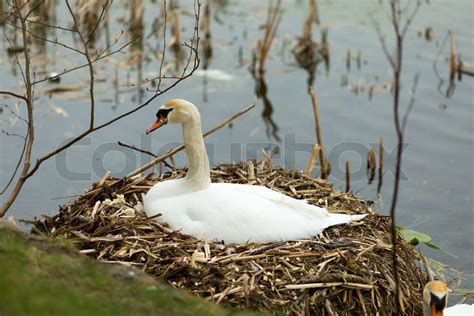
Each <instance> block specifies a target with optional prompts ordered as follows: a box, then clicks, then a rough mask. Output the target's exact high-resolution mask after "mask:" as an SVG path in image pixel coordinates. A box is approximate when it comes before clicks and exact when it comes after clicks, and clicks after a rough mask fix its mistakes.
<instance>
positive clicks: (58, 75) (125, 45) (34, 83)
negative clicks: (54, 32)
mask: <svg viewBox="0 0 474 316" xmlns="http://www.w3.org/2000/svg"><path fill="white" fill-rule="evenodd" d="M136 40H137V39H136V38H135V39H133V40H132V41H130V42H127V43H125V44H124V45H122V46H121V47H120V48H118V49H116V50H114V51H112V52H109V53H107V54H105V55H102V54H103V53H105V52H106V51H107V50H108V49H109V48H111V47H112V46H113V45H114V44H112V45H111V46H108V47H107V48H106V49H104V51H103V52H102V53H101V54H99V55H98V56H97V57H96V58H94V59H93V60H92V61H91V62H92V64H94V63H96V62H98V61H100V60H102V59H104V58H107V57H109V56H111V55H114V54H116V53H118V52H121V51H122V50H123V49H125V48H126V47H127V46H129V45H130V44H132V43H133V42H135V41H136ZM116 42H117V41H116ZM88 66H89V63H86V64H83V65H80V66H76V67H73V68H69V69H66V70H64V71H63V72H60V73H58V74H57V75H56V76H57V77H60V76H62V75H65V74H67V73H70V72H73V71H75V70H78V69H81V68H84V67H88ZM48 79H49V77H45V78H43V79H40V80H36V81H34V82H33V83H32V84H33V85H36V84H38V83H42V82H45V81H47V80H48Z"/></svg>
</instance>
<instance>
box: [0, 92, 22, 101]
mask: <svg viewBox="0 0 474 316" xmlns="http://www.w3.org/2000/svg"><path fill="white" fill-rule="evenodd" d="M0 94H5V95H9V96H12V97H15V98H18V99H22V100H23V101H25V102H28V99H27V98H26V97H25V96H24V95H21V94H18V93H15V92H11V91H0Z"/></svg>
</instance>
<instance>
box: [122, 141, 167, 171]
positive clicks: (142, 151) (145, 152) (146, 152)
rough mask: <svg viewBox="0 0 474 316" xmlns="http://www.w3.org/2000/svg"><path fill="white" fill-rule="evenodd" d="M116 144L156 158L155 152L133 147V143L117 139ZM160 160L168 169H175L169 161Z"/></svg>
mask: <svg viewBox="0 0 474 316" xmlns="http://www.w3.org/2000/svg"><path fill="white" fill-rule="evenodd" d="M117 144H118V145H119V146H122V147H125V148H130V149H133V150H136V151H139V152H141V153H144V154H147V155H150V156H152V157H154V158H158V156H157V155H155V154H154V153H152V152H149V151H148V150H144V149H140V148H138V147H135V146H133V145H128V144H125V143H122V142H121V141H117ZM161 162H163V163H164V165H165V166H166V167H168V168H170V169H172V170H174V169H175V168H174V167H173V166H171V165H170V164H169V163H167V162H166V160H163V161H161Z"/></svg>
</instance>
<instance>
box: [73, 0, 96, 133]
mask: <svg viewBox="0 0 474 316" xmlns="http://www.w3.org/2000/svg"><path fill="white" fill-rule="evenodd" d="M66 6H67V8H68V10H69V13H70V14H71V17H72V19H73V21H74V26H75V28H76V30H77V34H78V35H79V38H80V39H81V42H82V45H83V46H84V57H85V58H86V60H87V65H88V66H89V78H90V82H89V96H90V115H89V129H92V128H94V117H95V96H94V80H95V76H94V66H93V65H92V61H91V57H90V55H89V48H88V47H87V42H86V40H85V39H84V36H82V33H81V31H80V30H79V24H78V22H77V18H76V16H75V15H74V12H73V11H72V8H71V5H70V4H69V0H66ZM99 21H100V20H99ZM92 33H93V32H91V34H92Z"/></svg>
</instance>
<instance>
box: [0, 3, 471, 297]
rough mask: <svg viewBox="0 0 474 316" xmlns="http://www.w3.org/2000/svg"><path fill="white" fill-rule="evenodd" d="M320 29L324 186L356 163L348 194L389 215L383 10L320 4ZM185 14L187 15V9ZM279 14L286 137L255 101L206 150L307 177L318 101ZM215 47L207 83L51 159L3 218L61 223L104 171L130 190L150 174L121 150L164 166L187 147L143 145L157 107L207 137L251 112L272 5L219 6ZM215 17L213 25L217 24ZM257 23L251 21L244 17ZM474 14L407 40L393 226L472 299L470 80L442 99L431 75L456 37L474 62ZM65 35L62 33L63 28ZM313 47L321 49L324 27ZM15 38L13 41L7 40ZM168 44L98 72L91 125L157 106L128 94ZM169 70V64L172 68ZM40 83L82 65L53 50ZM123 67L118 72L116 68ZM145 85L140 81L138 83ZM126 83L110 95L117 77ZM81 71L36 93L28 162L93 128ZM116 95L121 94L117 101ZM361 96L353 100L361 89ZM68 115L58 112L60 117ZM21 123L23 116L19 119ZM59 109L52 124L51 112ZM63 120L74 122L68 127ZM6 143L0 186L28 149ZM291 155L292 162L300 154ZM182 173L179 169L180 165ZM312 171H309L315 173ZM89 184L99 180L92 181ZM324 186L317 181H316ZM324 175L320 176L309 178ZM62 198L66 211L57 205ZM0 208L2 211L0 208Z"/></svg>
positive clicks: (277, 45) (17, 85) (449, 9)
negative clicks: (370, 169) (181, 102)
mask: <svg viewBox="0 0 474 316" xmlns="http://www.w3.org/2000/svg"><path fill="white" fill-rule="evenodd" d="M318 4H319V8H320V19H321V23H322V24H323V25H324V26H327V27H328V29H329V33H328V41H329V45H330V67H329V69H328V70H326V69H325V67H324V65H323V64H320V65H319V66H318V68H317V73H316V79H315V83H314V85H313V86H314V87H315V88H316V90H317V94H318V97H319V105H320V115H321V125H322V134H323V140H324V143H325V146H326V148H327V150H328V152H329V159H330V160H331V163H332V169H333V174H332V176H331V177H330V179H331V180H332V181H333V182H334V183H335V186H336V188H341V189H343V188H344V186H345V182H344V172H343V170H344V164H345V161H346V160H349V161H350V166H351V170H352V175H351V178H352V182H351V189H352V190H353V191H354V192H356V193H357V194H358V195H361V196H363V197H366V198H368V199H374V200H377V204H376V208H377V209H378V210H380V211H381V212H383V213H387V210H388V208H389V205H390V197H391V192H392V188H393V187H392V182H393V176H392V173H391V170H393V162H394V154H395V152H394V149H395V130H394V127H393V122H392V117H393V114H392V107H391V102H392V97H391V94H390V92H388V91H385V92H381V93H376V94H374V95H373V97H372V98H371V99H370V98H369V96H368V93H367V89H368V87H369V86H372V85H373V86H376V87H382V86H383V85H385V84H387V83H388V82H389V81H390V79H391V71H390V68H389V64H388V61H387V59H386V58H385V56H384V54H383V52H382V49H381V47H380V43H379V41H378V39H377V35H376V32H375V30H374V27H373V24H372V22H371V20H370V18H369V13H371V14H372V15H373V16H374V18H375V19H376V20H378V21H379V22H380V23H381V28H382V31H383V33H384V34H386V35H387V40H388V44H389V46H390V44H392V41H391V39H392V37H391V29H390V25H389V23H388V19H387V16H388V15H387V14H388V10H387V7H386V6H382V5H380V4H379V2H378V1H357V2H353V1H319V2H318ZM181 5H182V7H183V9H184V11H185V12H191V10H192V7H191V6H190V5H189V3H188V2H187V1H181ZM114 6H115V7H116V8H115V9H114V10H113V11H112V14H111V16H110V18H111V20H110V22H111V29H110V37H111V38H112V39H113V38H114V37H115V36H116V35H117V34H118V33H119V32H120V30H121V28H123V27H124V26H123V24H122V23H121V22H119V21H118V19H120V18H121V17H124V16H125V18H127V11H126V10H127V9H124V8H123V6H122V4H121V3H117V4H116V3H114ZM283 7H284V13H283V17H282V21H281V25H280V27H279V29H278V33H277V37H276V39H275V41H274V44H273V47H272V50H271V53H270V56H269V59H268V60H267V63H266V76H265V80H266V84H267V89H268V90H267V97H268V99H269V100H270V102H271V104H272V106H273V114H272V115H271V119H272V120H273V121H274V123H275V124H276V125H277V126H278V131H277V133H276V135H277V136H278V137H279V138H280V139H281V142H278V141H277V140H276V138H275V137H274V136H272V128H270V137H269V136H268V134H267V128H266V125H265V121H264V120H263V119H262V116H261V112H262V111H263V104H262V100H261V99H258V100H257V109H254V110H253V111H251V112H250V113H249V114H247V115H245V116H243V117H241V118H240V119H238V120H237V121H235V122H234V124H233V126H232V127H231V128H225V129H223V130H220V131H218V132H216V133H214V134H213V135H211V136H210V137H209V138H207V139H206V142H207V144H208V149H209V151H210V158H211V160H212V163H213V164H215V163H218V162H229V161H238V160H242V159H250V158H253V157H255V156H256V155H257V154H258V152H259V150H260V149H261V148H266V149H267V150H268V151H271V150H274V149H275V147H279V148H280V150H279V153H277V154H276V156H275V158H274V161H275V163H276V164H285V165H286V167H287V168H298V169H303V170H304V169H305V168H306V164H307V162H308V159H309V157H310V152H309V151H310V149H311V148H312V146H313V144H314V143H315V132H314V120H313V115H312V109H311V103H310V98H309V96H308V94H307V90H306V80H307V73H306V72H305V71H304V70H303V69H301V68H298V67H297V66H296V65H295V62H294V59H293V57H292V54H291V46H292V44H293V40H294V39H295V37H296V36H298V35H300V34H301V31H302V27H303V20H304V18H305V15H306V12H307V6H306V2H305V1H285V2H284V5H283ZM56 10H57V12H58V21H59V22H58V23H60V22H61V21H65V19H66V17H67V16H66V15H65V14H66V11H65V8H64V7H62V6H60V7H58V8H57V9H56ZM211 10H213V14H214V15H213V18H212V19H211V34H212V48H213V55H214V57H213V59H212V60H210V61H209V65H208V69H209V70H211V71H209V72H208V73H207V76H206V73H205V72H203V71H202V70H200V71H199V72H198V73H196V76H193V77H192V78H190V79H188V80H186V81H184V82H183V83H181V84H180V85H178V86H177V87H176V88H175V89H172V90H171V91H170V92H169V93H166V94H165V95H163V96H162V97H160V98H158V99H157V100H156V101H155V102H153V104H152V105H150V106H148V107H146V108H145V109H143V110H141V111H139V112H137V113H136V114H134V115H132V116H130V117H128V118H126V119H124V120H122V121H119V122H117V123H115V124H113V125H112V126H110V127H109V128H106V129H103V130H101V131H99V132H97V133H95V134H93V135H91V137H89V138H86V139H85V140H83V141H81V142H80V143H78V144H77V145H76V146H73V147H71V148H70V149H69V150H67V151H66V152H64V153H62V154H60V155H58V156H57V157H56V158H53V159H50V160H48V161H47V162H45V163H44V164H43V165H42V166H41V168H40V170H39V171H38V172H37V174H36V175H35V176H34V177H33V178H31V179H30V180H29V182H28V183H27V184H26V185H25V186H24V188H23V190H22V192H21V194H20V196H19V197H18V199H17V201H16V202H15V204H14V206H13V207H12V208H11V210H10V211H9V215H14V216H15V217H17V218H32V217H34V216H38V215H40V214H44V213H46V214H50V213H53V212H54V211H55V210H56V209H57V206H58V205H59V204H62V203H66V202H67V201H68V200H70V199H71V197H70V196H74V195H78V194H80V193H81V192H83V190H85V189H86V188H88V187H89V186H90V183H91V181H92V180H95V179H97V178H100V177H101V176H102V175H103V174H104V172H105V170H110V171H111V172H112V174H113V175H114V176H123V175H125V174H127V173H128V172H130V171H132V170H134V169H135V168H137V167H138V166H139V165H140V164H142V163H145V162H147V161H149V159H150V157H149V156H147V155H145V154H140V155H139V154H137V153H136V152H133V151H130V150H128V149H126V148H122V147H119V146H118V145H117V144H116V142H117V141H122V142H125V143H128V144H134V145H136V146H138V147H141V148H145V149H150V150H152V151H155V152H156V151H159V152H160V153H163V152H165V151H166V150H167V149H169V148H171V147H174V146H175V145H177V144H179V143H180V142H181V132H180V131H179V127H177V126H167V127H165V128H162V129H160V130H159V131H157V132H155V133H154V134H152V135H151V136H146V135H145V134H144V131H145V129H146V127H147V126H148V125H149V124H150V123H151V122H152V121H153V120H154V114H155V112H156V109H157V107H158V106H159V105H160V104H161V103H162V102H164V101H165V100H166V99H169V98H175V97H179V98H184V99H187V100H190V101H192V102H193V103H195V104H197V105H198V106H199V109H200V111H201V114H202V118H203V128H204V129H205V130H207V129H209V128H211V127H213V126H215V125H216V124H218V123H219V122H221V121H222V120H223V119H225V118H227V117H228V116H230V115H232V114H233V113H235V112H237V111H238V110H240V109H242V108H243V107H245V106H247V105H249V104H251V103H253V102H254V101H255V100H256V98H255V93H254V89H255V82H254V80H253V78H252V76H251V74H250V73H249V71H248V69H247V67H248V63H247V62H248V61H249V60H250V59H251V50H252V49H253V48H254V47H255V43H256V39H257V38H259V37H261V36H262V34H263V30H262V29H261V28H260V27H261V25H262V23H264V21H265V17H266V2H260V1H259V2H256V1H218V2H217V1H216V2H213V5H212V7H211ZM216 12H217V13H216ZM250 13H251V14H250ZM473 13H474V4H472V3H471V2H470V1H467V0H466V1H452V2H449V4H448V3H447V2H446V1H441V0H438V1H433V0H432V1H430V5H423V7H422V8H421V10H420V12H419V14H418V16H417V17H416V19H415V21H414V23H413V25H412V26H411V28H410V30H409V31H408V33H407V36H406V39H405V50H404V53H405V54H404V65H403V76H402V77H403V82H402V93H401V96H402V98H401V105H402V110H403V109H405V108H406V105H407V104H408V102H409V99H410V93H409V90H410V87H411V85H412V81H413V78H414V76H415V74H416V73H419V74H420V81H419V85H418V89H417V91H416V103H415V106H414V108H413V110H412V112H411V115H410V117H409V121H408V125H407V129H406V143H407V145H406V149H405V152H404V160H403V173H404V175H405V176H406V177H405V179H404V181H403V182H402V183H401V186H400V199H399V204H398V209H397V219H398V224H399V225H402V226H405V227H409V228H412V229H415V230H418V231H422V232H424V233H427V234H429V235H430V236H432V238H433V241H434V242H435V243H437V244H438V245H440V246H441V247H442V248H444V249H446V250H448V251H449V252H451V253H453V254H455V255H456V256H457V257H452V256H450V255H448V254H446V253H443V252H440V251H435V250H431V249H428V248H425V247H422V249H423V250H424V251H425V252H426V253H427V254H428V255H429V256H430V257H432V258H434V259H436V260H439V261H441V262H444V263H446V264H448V265H449V266H451V267H454V268H456V269H459V270H461V271H463V272H464V273H465V276H464V278H465V280H464V284H463V287H467V288H473V287H474V278H473V273H474V262H473V255H472V249H473V246H474V243H473V240H472V237H471V235H472V233H473V224H474V215H473V187H474V184H473V178H474V177H473V169H474V165H473V161H474V160H473V148H474V147H473V92H472V91H473V78H472V77H467V76H464V78H463V80H462V81H460V82H459V81H456V85H455V90H454V92H453V94H452V95H451V96H450V97H447V96H446V90H447V88H448V84H447V82H446V81H445V82H444V84H443V85H442V86H441V88H440V89H438V86H439V79H438V77H437V76H436V75H435V72H434V70H433V61H434V60H435V59H436V57H437V53H438V50H439V46H440V45H441V42H442V40H443V37H444V36H445V34H446V32H447V30H448V29H451V30H453V32H454V33H455V35H456V44H457V51H458V53H459V54H460V56H461V58H462V59H463V60H464V61H465V62H467V63H473V62H474V54H473V52H474V50H473V48H474V47H473V38H474V34H473V33H474V32H473V20H472V14H473ZM158 14H159V6H158V4H154V3H149V2H146V11H145V20H144V24H145V30H146V33H148V32H149V30H150V29H151V25H152V21H153V19H154V18H155V17H156V16H157V15H158ZM181 24H182V27H183V28H185V31H184V32H183V37H186V39H187V37H188V36H189V31H190V29H191V27H192V19H191V18H190V17H189V16H187V15H184V16H183V17H182V21H181ZM61 25H67V22H63V24H61ZM426 27H432V28H433V34H434V38H433V40H432V41H431V42H429V41H426V40H425V39H424V37H423V36H420V35H419V33H422V34H423V33H424V30H425V28H426ZM313 33H314V37H315V39H316V40H317V41H319V40H320V33H319V29H318V28H317V27H314V28H313ZM7 34H11V33H7ZM49 36H50V37H51V38H54V36H58V37H59V39H61V40H64V41H67V42H69V43H72V39H71V36H70V35H64V34H63V33H62V32H57V34H56V35H49ZM105 38H106V36H105V32H104V31H102V33H101V37H99V38H98V39H97V46H98V47H104V46H105ZM160 42H161V39H159V38H158V39H155V38H153V37H151V38H149V39H148V40H146V41H145V43H147V46H145V50H144V54H145V56H147V57H148V58H149V62H146V61H145V62H144V63H143V65H142V67H141V69H140V67H138V66H137V65H136V64H133V63H126V62H127V60H128V59H129V58H130V56H131V53H130V52H129V51H127V52H128V54H117V55H114V56H113V60H114V61H115V62H114V63H112V62H108V63H107V62H105V63H101V64H97V65H98V66H97V78H98V79H99V82H97V84H96V98H97V106H96V112H97V121H98V122H102V121H105V120H106V119H108V118H111V117H113V116H114V115H117V114H119V113H123V112H124V111H126V110H129V109H131V108H133V107H134V106H136V105H137V104H138V101H139V99H140V98H142V99H143V100H146V98H147V96H148V95H149V93H147V92H146V91H144V92H143V95H142V96H140V93H138V89H137V88H136V87H130V86H127V82H133V81H135V80H136V79H137V78H140V76H141V78H146V77H148V76H152V75H153V74H155V73H156V71H157V69H158V65H159V60H157V59H156V57H155V55H154V54H153V50H152V49H151V47H156V46H157V45H158V46H159V45H160V44H159V43H160ZM2 43H3V44H2V47H1V48H0V51H1V55H0V67H1V71H2V74H3V76H2V77H1V78H0V84H1V89H0V90H6V89H11V90H14V91H21V76H20V74H19V73H18V71H16V72H13V71H12V68H13V66H12V64H13V63H14V59H13V58H12V57H11V56H8V55H7V54H6V49H7V47H8V43H7V42H6V41H2ZM239 49H241V50H242V53H243V61H244V63H245V65H244V66H239ZM347 50H351V55H352V57H355V56H357V52H358V51H359V50H360V52H361V57H362V58H361V61H362V62H361V65H360V68H359V67H357V62H356V60H355V58H353V59H352V60H351V65H350V69H348V68H347V65H346V54H347ZM448 54H449V43H448V45H447V46H446V48H445V50H444V53H443V54H442V55H441V56H442V57H441V58H440V61H439V63H438V71H439V73H440V74H441V75H442V77H443V78H444V79H445V80H446V79H447V77H448V72H449V69H448V67H449V64H448V62H447V60H446V57H447V56H448ZM171 58H172V56H170V57H169V60H171ZM44 61H48V63H47V67H46V68H45V69H46V72H52V71H56V72H60V71H61V70H62V69H64V67H70V66H71V65H77V64H79V63H83V62H84V60H83V59H81V58H80V57H77V56H75V55H73V54H71V53H70V52H68V51H65V50H64V49H61V48H58V47H55V46H52V45H47V46H46V51H45V52H44V54H43V55H38V56H35V62H34V64H35V68H36V69H37V70H39V69H44V67H45V66H44ZM118 61H120V62H122V64H123V66H122V67H117V70H116V66H115V64H117V62H118ZM140 72H141V74H140ZM116 73H117V74H118V75H119V78H118V84H117V85H116V86H114V84H113V81H114V79H115V74H116ZM87 76H88V74H87V72H86V70H81V71H79V72H77V73H76V74H75V75H69V76H63V77H62V78H61V83H60V85H59V86H67V85H77V84H82V85H84V87H83V89H82V90H81V91H78V92H73V93H69V94H57V95H54V96H53V97H52V98H49V97H48V96H46V95H44V94H43V93H42V90H44V89H47V88H51V87H56V86H57V85H56V84H54V83H44V84H40V85H38V86H37V88H36V89H37V90H36V97H37V99H36V103H35V111H36V114H35V119H36V133H37V137H36V140H35V146H34V153H33V156H34V157H35V159H36V157H39V156H41V155H42V154H45V153H47V152H49V151H50V150H52V149H53V148H56V147H57V146H58V145H59V144H61V143H62V142H64V140H65V139H68V138H70V137H72V136H74V135H76V134H78V133H80V132H81V131H83V130H84V129H86V128H87V126H88V103H87V98H86V97H87V82H85V80H86V79H85V78H87ZM115 87H118V91H117V89H116V88H115ZM357 87H359V92H358V93H356V92H355V90H356V88H357ZM0 103H1V104H8V105H9V106H10V107H11V108H15V100H12V99H6V98H5V99H4V98H2V99H0ZM59 107H60V108H62V109H63V110H64V111H65V112H62V114H61V112H59V113H60V114H58V112H57V111H58V110H57V108H59ZM18 108H19V111H20V113H22V114H23V115H24V110H23V106H22V105H19V107H18ZM55 109H56V110H55ZM65 113H67V117H66V116H65V115H64V114H65ZM0 125H1V129H2V130H5V131H8V132H10V133H12V132H14V133H18V134H24V132H25V126H24V125H23V124H22V122H21V121H19V120H15V117H14V115H12V114H10V112H9V111H8V110H7V109H5V108H3V112H2V113H1V114H0ZM380 137H383V138H384V141H385V147H386V151H387V152H386V157H385V158H386V159H385V163H384V167H385V170H386V171H387V172H386V175H385V177H384V184H383V187H382V192H381V196H380V198H379V197H378V196H377V194H376V191H377V181H375V182H374V183H373V184H371V185H368V184H367V178H366V175H365V164H366V155H367V150H368V148H369V147H370V145H373V146H374V147H375V149H377V148H378V145H377V144H378V142H379V138H380ZM0 139H1V169H0V177H1V183H2V184H4V183H6V181H7V180H8V178H9V176H10V174H11V170H12V169H13V168H14V167H15V164H16V160H15V159H16V157H18V155H19V154H20V149H21V139H19V138H17V137H8V136H6V135H4V134H2V135H0ZM295 150H296V151H297V152H295ZM176 158H177V161H178V163H180V164H181V165H183V163H184V156H183V154H182V153H181V154H178V155H177V156H176ZM317 169H318V167H316V168H315V170H317ZM91 171H92V172H91ZM315 172H316V171H315ZM315 174H316V173H314V175H315ZM61 197H64V198H61ZM1 201H2V202H3V201H4V197H3V196H2V198H1Z"/></svg>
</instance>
